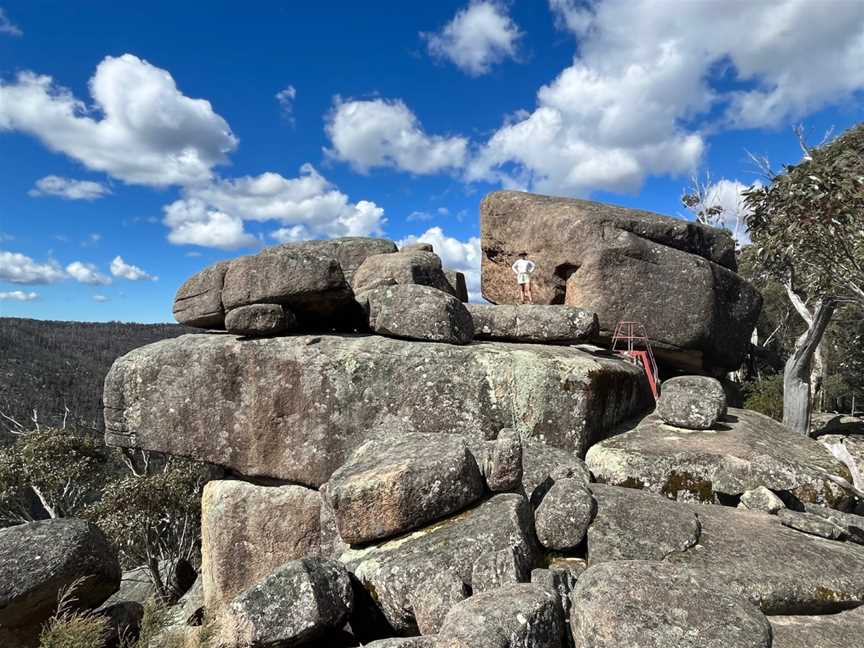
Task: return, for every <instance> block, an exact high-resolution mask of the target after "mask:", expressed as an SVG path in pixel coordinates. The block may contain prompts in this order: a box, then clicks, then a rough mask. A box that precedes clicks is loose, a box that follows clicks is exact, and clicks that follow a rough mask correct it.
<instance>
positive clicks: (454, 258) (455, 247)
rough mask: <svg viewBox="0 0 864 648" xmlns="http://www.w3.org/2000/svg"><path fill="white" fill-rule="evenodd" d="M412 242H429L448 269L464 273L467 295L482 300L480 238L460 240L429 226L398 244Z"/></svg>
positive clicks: (477, 300)
mask: <svg viewBox="0 0 864 648" xmlns="http://www.w3.org/2000/svg"><path fill="white" fill-rule="evenodd" d="M412 243H430V244H431V245H432V248H433V249H434V250H435V253H436V254H437V255H438V256H440V257H441V262H442V263H443V265H444V267H445V268H446V269H448V270H458V271H459V272H461V273H463V274H464V275H465V283H466V284H467V286H468V297H469V299H470V300H471V301H472V302H479V301H483V298H482V297H481V296H480V258H481V253H480V238H479V237H477V236H472V237H470V238H469V239H468V240H467V241H460V240H459V239H457V238H454V237H452V236H447V235H446V234H445V233H444V230H442V229H441V228H440V227H430V228H429V229H427V230H426V231H425V232H423V233H422V234H420V235H419V236H417V235H411V236H407V237H405V238H404V239H402V240H401V241H399V243H398V245H399V247H400V248H401V247H402V246H403V245H411V244H412Z"/></svg>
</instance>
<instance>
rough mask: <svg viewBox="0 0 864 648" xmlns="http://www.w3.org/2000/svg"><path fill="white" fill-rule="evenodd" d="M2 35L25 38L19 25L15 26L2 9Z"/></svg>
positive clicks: (0, 13) (0, 16)
mask: <svg viewBox="0 0 864 648" xmlns="http://www.w3.org/2000/svg"><path fill="white" fill-rule="evenodd" d="M0 34H7V35H9V36H23V35H24V32H22V31H21V29H20V28H19V27H18V25H15V24H13V22H12V21H11V20H9V17H8V16H7V15H6V12H5V11H4V10H3V8H2V7H0Z"/></svg>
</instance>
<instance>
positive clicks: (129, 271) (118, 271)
mask: <svg viewBox="0 0 864 648" xmlns="http://www.w3.org/2000/svg"><path fill="white" fill-rule="evenodd" d="M111 274H112V275H114V276H115V277H122V278H124V279H128V280H129V281H158V280H159V277H156V276H154V275H151V274H149V273H147V272H144V270H142V269H141V268H139V267H138V266H134V265H130V264H128V263H126V262H125V261H124V260H123V257H121V256H119V255H118V256H116V257H114V260H113V261H111Z"/></svg>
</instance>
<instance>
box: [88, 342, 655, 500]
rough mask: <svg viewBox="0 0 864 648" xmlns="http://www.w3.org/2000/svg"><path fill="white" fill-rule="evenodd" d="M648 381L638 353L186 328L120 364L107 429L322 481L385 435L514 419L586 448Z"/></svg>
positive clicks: (161, 447)
mask: <svg viewBox="0 0 864 648" xmlns="http://www.w3.org/2000/svg"><path fill="white" fill-rule="evenodd" d="M644 385H645V383H644V374H643V373H642V372H641V371H640V370H639V369H638V368H637V367H635V366H633V365H631V364H629V363H628V362H625V361H623V360H620V359H616V358H608V357H602V356H595V355H592V354H590V353H588V352H585V351H582V350H579V349H575V348H569V347H547V346H538V345H527V344H526V345H521V344H507V343H503V342H483V343H476V342H475V343H473V344H470V345H467V346H453V345H446V344H428V343H423V342H410V341H405V340H395V339H391V338H385V337H379V336H363V335H355V336H332V335H326V336H325V335H322V336H309V335H303V336H292V337H276V338H261V339H252V340H239V339H237V338H235V337H234V336H231V335H225V334H200V335H186V336H181V337H178V338H174V339H171V340H164V341H161V342H157V343H155V344H151V345H147V346H144V347H141V348H139V349H136V350H134V351H132V352H131V353H128V354H126V355H125V356H123V357H121V358H119V359H118V360H116V361H115V363H114V365H113V367H112V368H111V371H110V372H109V373H108V376H107V378H106V379H105V392H104V397H103V398H104V402H105V422H106V435H105V438H106V442H107V443H108V444H109V445H112V446H120V447H130V448H140V449H146V450H153V451H159V452H165V453H168V454H172V455H181V456H187V457H192V458H195V459H198V460H200V461H207V462H210V463H215V464H220V465H223V466H227V467H229V468H231V469H233V470H235V471H237V472H239V473H241V474H243V475H249V476H252V475H255V476H267V477H273V478H276V479H284V480H286V481H291V482H294V483H300V484H305V485H307V486H311V487H315V488H317V487H319V486H320V485H321V484H323V483H324V482H326V481H327V480H328V479H329V477H330V475H331V474H332V473H333V471H334V470H336V468H338V467H339V466H340V465H342V464H343V463H344V462H345V460H346V459H347V458H348V456H349V455H350V453H351V452H352V451H353V450H355V449H356V448H358V447H359V446H360V445H362V444H363V443H364V442H365V441H367V440H368V439H370V438H373V437H376V436H380V435H381V434H382V433H387V432H397V433H403V432H411V431H414V432H430V433H451V434H460V435H463V436H465V437H467V438H470V439H473V440H475V441H482V440H484V439H494V438H495V437H496V436H497V434H498V432H499V431H500V430H501V429H503V428H514V429H515V430H516V431H517V432H519V434H520V436H521V437H522V438H523V439H527V438H534V439H536V440H538V441H542V442H544V443H547V444H550V445H554V446H558V447H561V448H565V449H567V450H570V451H572V452H574V453H576V454H584V452H585V449H586V448H587V447H588V446H589V445H590V444H591V443H592V442H594V441H596V440H597V439H599V438H600V437H601V436H602V435H603V434H604V433H605V431H607V430H609V429H611V428H613V427H614V425H615V424H616V423H618V422H619V421H621V420H624V419H626V418H629V417H632V416H634V415H636V414H637V413H639V412H640V411H643V408H644V407H645V406H646V400H645V390H644ZM202 386H206V389H203V388H202Z"/></svg>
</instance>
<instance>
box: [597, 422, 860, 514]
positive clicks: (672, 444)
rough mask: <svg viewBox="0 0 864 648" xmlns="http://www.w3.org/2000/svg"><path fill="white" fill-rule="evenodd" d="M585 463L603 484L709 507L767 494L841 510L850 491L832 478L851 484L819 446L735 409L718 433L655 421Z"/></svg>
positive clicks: (602, 446)
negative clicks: (728, 498) (724, 499)
mask: <svg viewBox="0 0 864 648" xmlns="http://www.w3.org/2000/svg"><path fill="white" fill-rule="evenodd" d="M586 463H587V464H588V467H589V468H590V469H591V472H593V473H594V475H595V477H596V478H597V481H601V482H606V483H608V484H615V485H619V486H631V487H636V488H645V489H647V490H650V491H654V492H656V493H662V494H663V495H666V496H667V497H671V498H673V499H684V500H698V501H703V502H715V501H717V500H718V498H719V497H720V496H722V495H742V494H743V493H744V492H745V491H748V490H752V489H754V488H756V487H758V486H765V487H766V488H768V489H770V490H772V491H775V492H776V491H787V492H789V493H790V494H791V495H792V496H794V497H796V498H798V499H799V500H801V501H802V502H811V503H815V504H826V505H828V506H831V507H833V508H841V509H842V508H844V507H845V506H846V504H847V494H846V491H844V490H843V489H842V488H841V487H840V486H838V485H837V484H835V483H834V482H833V481H832V480H831V479H830V478H829V476H830V475H837V476H840V477H842V478H844V479H847V480H849V479H850V475H849V470H848V468H847V467H846V466H845V465H844V464H842V463H840V462H839V461H837V460H836V459H835V458H834V457H832V456H831V454H830V453H829V452H828V451H827V450H826V449H825V448H824V447H823V446H822V445H821V444H820V443H819V442H817V441H814V440H812V439H809V438H807V437H805V436H803V435H800V434H795V433H794V432H792V431H791V430H789V429H788V428H786V427H785V426H783V425H782V424H780V423H778V422H777V421H775V420H774V419H771V418H769V417H767V416H764V415H762V414H759V413H757V412H753V411H750V410H743V409H735V408H730V409H729V412H728V414H727V416H726V417H725V418H724V419H723V420H722V421H720V422H718V423H717V424H716V425H715V426H714V429H712V430H701V431H700V430H684V429H681V428H677V427H672V426H669V425H666V424H665V423H664V422H663V421H662V419H660V418H659V417H658V416H657V415H651V416H649V417H647V418H645V419H644V420H642V421H641V422H640V423H639V424H638V425H637V426H636V427H635V428H634V429H632V430H630V431H628V432H625V433H623V434H619V435H617V436H613V437H612V438H609V439H606V440H605V441H602V442H600V443H598V444H597V445H595V446H593V447H592V448H591V449H590V450H589V451H588V454H587V456H586Z"/></svg>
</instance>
